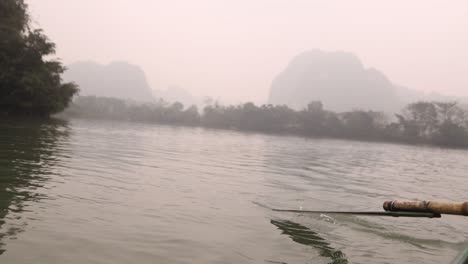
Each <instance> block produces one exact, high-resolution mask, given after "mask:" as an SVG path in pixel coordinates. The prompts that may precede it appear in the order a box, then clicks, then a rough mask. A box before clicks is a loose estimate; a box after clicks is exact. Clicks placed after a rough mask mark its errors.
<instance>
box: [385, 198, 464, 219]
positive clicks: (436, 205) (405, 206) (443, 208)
mask: <svg viewBox="0 0 468 264" xmlns="http://www.w3.org/2000/svg"><path fill="white" fill-rule="evenodd" d="M383 208H384V210H385V211H404V212H431V213H436V214H452V215H464V216H468V202H438V201H396V200H395V201H386V202H384V204H383Z"/></svg>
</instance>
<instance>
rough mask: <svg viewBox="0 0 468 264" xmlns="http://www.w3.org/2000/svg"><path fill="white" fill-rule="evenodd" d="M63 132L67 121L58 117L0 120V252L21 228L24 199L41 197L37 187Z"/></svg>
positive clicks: (48, 170) (45, 176)
mask: <svg viewBox="0 0 468 264" xmlns="http://www.w3.org/2000/svg"><path fill="white" fill-rule="evenodd" d="M67 136H68V128H67V124H66V122H64V121H59V120H50V121H47V122H39V121H33V120H32V121H4V122H2V123H1V124H0V255H1V254H3V253H4V252H5V249H4V248H3V247H4V246H5V240H6V239H15V238H16V235H17V234H18V233H19V232H22V230H23V227H24V225H25V223H26V222H25V221H22V215H21V213H22V212H23V211H25V210H27V202H34V201H38V200H39V199H43V198H45V194H44V193H41V192H37V190H38V189H39V188H42V187H43V186H44V182H45V181H47V179H48V178H49V177H50V175H52V174H53V173H54V172H53V167H54V166H55V164H56V162H57V158H56V155H57V152H58V151H60V150H59V145H60V144H61V142H62V141H63V140H64V138H66V137H67ZM9 219H13V220H14V221H9ZM9 222H12V223H9Z"/></svg>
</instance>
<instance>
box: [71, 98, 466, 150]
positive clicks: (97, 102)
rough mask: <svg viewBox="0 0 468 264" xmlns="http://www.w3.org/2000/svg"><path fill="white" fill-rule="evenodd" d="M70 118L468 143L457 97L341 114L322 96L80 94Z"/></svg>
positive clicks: (369, 138) (350, 137)
mask: <svg viewBox="0 0 468 264" xmlns="http://www.w3.org/2000/svg"><path fill="white" fill-rule="evenodd" d="M63 115H65V116H69V117H83V118H95V119H112V120H125V121H138V122H149V123H160V124H173V125H187V126H203V127H209V128H220V129H235V130H242V131H257V132H265V133H283V134H296V135H303V136H314V137H327V138H343V139H358V140H370V141H391V142H402V143H411V144H413V143H414V144H433V145H441V146H450V147H468V111H467V110H466V109H464V108H463V107H461V106H460V105H459V104H457V103H456V102H425V101H420V102H415V103H411V104H408V105H407V106H406V107H404V108H403V109H402V110H401V112H400V113H397V114H395V115H394V116H389V115H387V114H385V113H383V112H377V111H368V110H352V111H348V112H342V113H336V112H333V111H329V110H326V109H324V107H323V104H322V103H321V102H320V101H313V102H310V103H309V104H308V105H307V107H305V108H304V109H302V110H294V109H291V108H289V107H288V106H286V105H271V104H264V105H260V106H257V105H255V104H253V103H250V102H249V103H244V104H238V105H227V106H225V105H221V104H219V103H216V102H215V103H210V104H207V105H206V106H205V107H203V109H201V111H199V109H198V107H197V106H195V105H192V106H190V107H187V108H185V107H184V105H183V104H181V103H179V102H175V103H168V102H165V101H163V100H160V101H157V102H153V103H134V102H129V101H125V100H122V99H116V98H104V97H95V96H81V97H77V98H76V100H75V101H74V103H73V104H72V105H71V107H69V108H68V109H67V110H66V111H65V112H64V114H63Z"/></svg>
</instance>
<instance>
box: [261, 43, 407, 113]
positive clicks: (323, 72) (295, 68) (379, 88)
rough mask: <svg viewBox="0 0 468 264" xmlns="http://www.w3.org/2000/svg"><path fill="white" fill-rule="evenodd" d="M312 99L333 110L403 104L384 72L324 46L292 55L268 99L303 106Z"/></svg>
mask: <svg viewBox="0 0 468 264" xmlns="http://www.w3.org/2000/svg"><path fill="white" fill-rule="evenodd" d="M310 101H322V103H323V104H324V106H325V108H327V109H330V110H334V111H348V110H352V109H357V108H359V109H371V110H379V111H394V110H397V109H399V107H400V106H401V100H400V99H399V97H398V94H397V90H396V88H395V87H394V85H393V84H392V82H390V80H389V79H388V78H387V77H386V76H385V75H384V74H382V73H381V72H379V71H378V70H376V69H374V68H368V69H366V68H365V67H364V66H363V64H362V62H361V61H360V60H359V59H358V58H357V57H356V56H355V55H354V54H352V53H347V52H324V51H321V50H311V51H307V52H304V53H302V54H299V55H298V56H296V57H295V58H293V59H292V61H291V62H290V63H289V65H288V66H287V67H286V69H285V70H284V71H283V72H281V73H280V74H279V75H278V76H276V78H275V79H274V80H273V82H272V85H271V90H270V96H269V103H272V104H286V105H288V106H290V107H293V108H303V107H305V106H306V105H307V104H308V103H309V102H310Z"/></svg>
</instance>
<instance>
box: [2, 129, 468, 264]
mask: <svg viewBox="0 0 468 264" xmlns="http://www.w3.org/2000/svg"><path fill="white" fill-rule="evenodd" d="M467 177H468V151H466V150H454V149H441V148H435V147H423V146H406V145H396V144H384V143H366V142H357V141H344V140H329V139H310V138H301V137H292V136H275V135H265V134H256V133H241V132H235V131H225V130H209V129H203V128H190V127H171V126H158V125H149V124H138V123H113V122H107V121H87V120H71V121H68V122H49V123H46V124H44V123H42V124H40V123H34V122H32V123H31V122H29V123H28V124H27V123H20V122H3V121H2V123H1V124H0V250H1V251H0V263H103V264H111V263H112V264H114V263H288V264H292V263H413V264H414V263H449V262H450V261H451V260H452V259H453V258H454V257H455V255H456V254H457V252H458V251H459V250H460V249H461V248H463V247H464V246H465V245H466V244H467V243H468V218H464V217H460V216H458V217H457V216H443V217H442V218H441V219H423V218H421V219H419V218H385V217H361V216H360V217H356V216H339V215H300V214H291V213H281V212H272V211H270V210H268V209H266V208H264V207H261V206H259V205H258V204H257V203H263V204H267V205H269V206H272V207H279V208H291V209H298V208H300V207H302V208H303V209H310V210H321V209H323V210H371V211H380V210H382V209H381V208H382V203H383V202H384V201H385V200H393V199H401V200H403V199H421V200H422V199H424V200H431V199H432V200H453V201H466V200H468V196H467V195H466V193H467V189H468V185H467Z"/></svg>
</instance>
